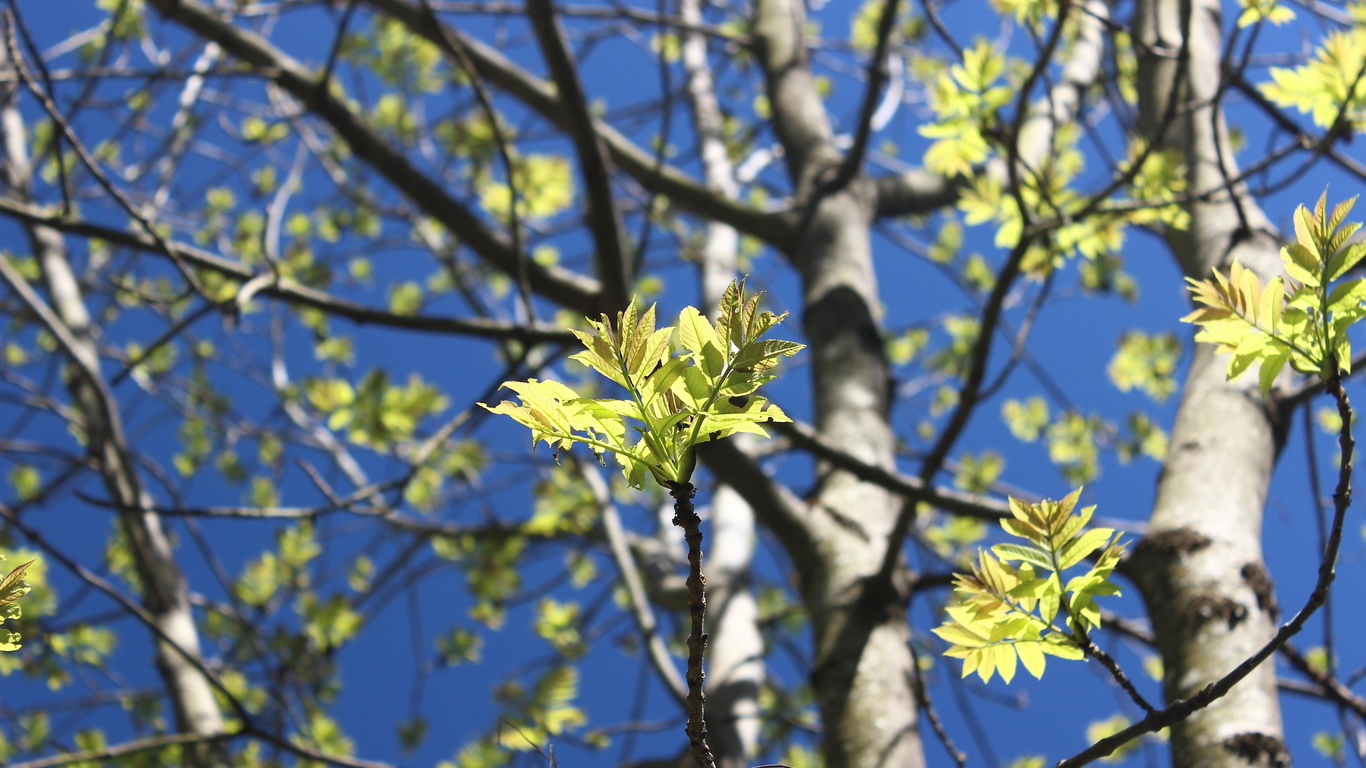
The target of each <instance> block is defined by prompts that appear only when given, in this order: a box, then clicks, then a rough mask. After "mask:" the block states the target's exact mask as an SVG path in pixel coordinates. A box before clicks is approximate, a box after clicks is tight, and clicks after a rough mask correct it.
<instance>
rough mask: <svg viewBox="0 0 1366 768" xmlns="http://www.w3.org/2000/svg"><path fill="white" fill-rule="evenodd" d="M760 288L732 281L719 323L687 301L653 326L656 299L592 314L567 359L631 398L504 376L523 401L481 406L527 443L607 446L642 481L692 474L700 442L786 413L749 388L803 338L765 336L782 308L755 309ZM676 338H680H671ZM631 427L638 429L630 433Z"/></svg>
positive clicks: (674, 481) (602, 449)
mask: <svg viewBox="0 0 1366 768" xmlns="http://www.w3.org/2000/svg"><path fill="white" fill-rule="evenodd" d="M759 298H760V295H754V296H749V297H746V296H745V286H744V281H737V282H733V283H731V285H730V287H728V288H727V289H726V291H725V294H724V295H723V296H722V298H721V303H720V308H719V312H718V317H717V319H716V322H715V323H711V322H709V321H708V320H707V319H706V318H705V317H703V316H702V313H700V312H698V311H697V309H696V308H694V307H684V308H683V311H682V312H680V313H679V315H678V325H677V326H666V327H663V328H656V327H655V322H656V319H655V307H654V305H651V306H650V307H648V308H647V309H645V310H643V311H642V310H641V309H640V307H639V304H638V303H637V301H636V300H635V299H632V301H631V303H630V305H629V306H627V307H626V309H625V310H624V311H622V312H620V313H618V314H617V317H616V320H615V322H614V321H613V320H612V319H611V318H609V317H608V316H607V315H603V316H602V319H601V320H589V321H588V323H589V325H590V326H592V328H593V331H594V333H588V332H584V331H574V333H575V335H576V336H578V338H579V340H580V341H581V342H583V345H584V347H585V350H584V351H583V352H580V353H578V354H576V355H572V356H571V359H573V360H577V361H578V362H580V363H582V364H584V365H585V366H587V367H589V368H591V369H593V370H595V371H597V372H598V373H600V374H602V375H603V376H605V377H607V378H608V379H610V380H612V381H613V382H616V383H617V384H618V385H619V386H620V387H621V388H622V389H624V390H625V391H626V393H627V395H628V396H629V399H615V398H586V397H580V396H579V394H578V393H577V392H575V391H574V390H573V389H571V388H570V387H568V386H566V385H564V384H562V383H560V382H557V381H538V380H536V379H531V380H530V381H508V382H504V383H503V386H504V387H507V388H508V389H510V390H512V391H513V392H516V393H517V395H518V396H519V397H520V399H521V404H520V405H519V404H516V403H512V402H510V401H504V402H502V403H500V404H498V405H496V406H488V405H484V404H483V403H480V405H483V407H484V408H486V409H488V410H489V411H492V412H493V413H502V414H506V415H508V416H510V417H512V418H513V419H515V420H516V421H517V422H518V423H519V424H522V425H524V426H526V427H529V428H530V429H531V432H532V443H533V445H534V444H537V443H539V442H541V441H542V440H544V441H545V442H546V443H548V444H549V445H550V446H551V448H552V449H554V450H557V451H558V450H559V449H560V448H569V447H571V446H572V445H573V444H574V443H583V444H585V445H587V446H588V447H589V448H590V449H592V451H593V453H594V454H596V455H597V456H598V458H599V460H600V461H601V460H602V455H603V454H604V453H609V452H610V453H612V454H614V455H615V456H616V457H617V460H618V461H619V462H620V463H621V466H622V472H623V474H625V476H626V480H627V482H629V483H630V484H631V486H632V487H634V488H640V487H641V486H642V484H643V482H644V479H645V477H646V475H647V474H649V475H652V476H653V477H654V479H655V480H656V482H658V483H659V484H660V485H662V486H664V487H666V488H673V487H675V486H677V485H680V484H683V483H686V482H688V480H689V478H690V477H691V476H692V472H693V469H694V467H695V466H696V456H695V453H694V449H695V448H696V446H697V445H698V444H699V443H703V442H707V441H709V440H719V439H721V438H723V437H726V436H728V435H732V434H735V433H737V432H752V433H755V434H759V435H763V436H765V437H767V436H768V433H767V432H766V431H765V430H764V428H763V427H762V426H761V425H762V424H763V423H765V422H774V421H791V419H789V418H788V417H787V415H786V414H784V413H783V412H782V410H781V409H779V408H778V407H777V406H776V405H772V404H770V403H768V402H767V400H765V399H764V398H763V397H760V396H758V395H756V394H755V390H757V389H758V388H759V387H760V386H761V385H762V384H764V383H766V382H768V381H771V380H772V379H773V378H774V374H773V373H771V371H772V370H773V369H774V368H775V367H776V366H777V364H778V361H779V360H780V359H781V358H784V357H792V356H793V355H795V354H797V352H798V351H800V350H801V349H802V348H803V347H804V346H805V345H803V344H798V343H797V342H794V341H780V340H776V339H767V340H764V339H761V337H762V336H763V335H764V334H766V333H768V331H769V330H770V329H772V328H773V326H775V325H777V324H778V323H780V322H782V320H783V318H785V317H786V316H787V313H783V314H781V315H775V314H774V313H772V312H768V311H760V309H759ZM675 337H677V343H675V341H674V339H675ZM632 433H634V435H633V434H632Z"/></svg>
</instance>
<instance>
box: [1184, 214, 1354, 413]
mask: <svg viewBox="0 0 1366 768" xmlns="http://www.w3.org/2000/svg"><path fill="white" fill-rule="evenodd" d="M1355 202H1356V198H1355V197H1353V198H1351V199H1348V200H1345V201H1343V202H1341V203H1339V204H1338V205H1336V206H1335V207H1334V208H1333V210H1332V211H1331V212H1329V211H1328V194H1327V193H1326V192H1325V193H1324V194H1323V195H1321V196H1320V197H1319V201H1318V204H1317V205H1315V207H1314V210H1313V211H1310V210H1309V209H1308V208H1306V207H1305V206H1303V205H1301V206H1300V207H1299V208H1297V209H1296V210H1295V242H1293V243H1291V244H1289V245H1287V246H1285V247H1284V248H1282V249H1281V261H1283V262H1284V264H1285V271H1286V274H1287V275H1288V276H1289V278H1288V279H1287V278H1284V277H1279V276H1278V277H1273V278H1272V279H1271V280H1270V281H1268V282H1267V284H1266V285H1265V286H1263V285H1262V284H1261V281H1260V280H1259V279H1258V277H1257V275H1256V274H1255V273H1253V272H1252V271H1251V270H1248V269H1247V268H1245V267H1243V266H1242V265H1241V264H1239V263H1238V262H1234V263H1233V265H1232V266H1231V267H1230V268H1229V272H1228V274H1227V275H1225V274H1223V273H1222V272H1215V273H1214V277H1213V279H1210V278H1206V279H1204V280H1195V279H1193V278H1186V280H1187V282H1188V283H1189V284H1190V286H1189V287H1190V291H1191V294H1192V295H1193V296H1194V298H1195V301H1196V303H1197V304H1199V305H1201V306H1199V307H1198V308H1197V309H1196V310H1195V311H1194V312H1191V313H1190V314H1189V315H1187V316H1185V317H1184V318H1182V320H1183V321H1185V322H1188V323H1194V324H1196V325H1199V326H1201V331H1200V333H1198V334H1196V337H1195V338H1196V340H1197V341H1204V342H1208V343H1210V344H1214V345H1216V346H1217V347H1219V349H1221V350H1223V351H1225V352H1229V353H1232V355H1233V357H1232V358H1231V359H1230V360H1229V364H1228V377H1229V378H1230V379H1232V378H1236V377H1237V376H1239V375H1241V374H1242V373H1243V372H1244V371H1246V370H1247V369H1248V368H1250V367H1251V366H1252V364H1253V363H1260V364H1261V370H1260V375H1259V379H1260V384H1261V388H1262V393H1263V394H1266V393H1267V392H1268V391H1269V390H1270V389H1271V384H1272V382H1274V381H1275V380H1276V376H1277V375H1279V374H1280V372H1281V370H1282V369H1283V368H1284V367H1285V365H1286V364H1287V363H1289V364H1290V366H1291V367H1292V368H1294V369H1295V370H1297V371H1300V372H1301V373H1307V374H1312V375H1316V376H1318V377H1320V378H1321V379H1323V380H1325V381H1326V380H1327V379H1328V378H1329V377H1330V376H1333V375H1335V374H1337V373H1348V372H1350V370H1351V360H1352V345H1351V341H1350V340H1349V339H1348V337H1347V329H1348V327H1350V326H1351V325H1352V324H1353V323H1355V322H1356V321H1357V320H1359V319H1361V317H1362V316H1363V315H1366V306H1363V300H1366V278H1355V279H1352V280H1345V281H1340V282H1339V280H1340V278H1342V277H1343V276H1344V275H1346V274H1347V273H1348V272H1349V271H1350V270H1352V268H1353V267H1355V266H1356V265H1357V264H1358V263H1359V262H1360V261H1361V259H1362V257H1366V243H1357V242H1351V239H1352V235H1354V234H1356V231H1357V230H1358V229H1360V227H1361V224H1359V223H1355V222H1353V223H1347V224H1344V223H1343V221H1344V219H1346V217H1347V214H1348V213H1349V212H1350V211H1351V209H1352V205H1353V204H1354V203H1355Z"/></svg>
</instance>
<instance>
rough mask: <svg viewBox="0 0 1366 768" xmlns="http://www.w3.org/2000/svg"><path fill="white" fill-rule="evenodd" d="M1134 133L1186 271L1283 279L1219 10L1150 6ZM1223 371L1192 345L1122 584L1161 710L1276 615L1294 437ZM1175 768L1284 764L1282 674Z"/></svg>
mask: <svg viewBox="0 0 1366 768" xmlns="http://www.w3.org/2000/svg"><path fill="white" fill-rule="evenodd" d="M1134 30H1135V38H1136V40H1137V41H1139V53H1140V58H1139V93H1140V122H1141V126H1142V128H1143V130H1144V132H1145V134H1146V135H1148V136H1149V137H1154V138H1156V137H1160V138H1161V141H1162V143H1163V145H1165V146H1167V147H1174V148H1177V149H1179V150H1180V151H1181V153H1182V156H1183V158H1184V160H1185V162H1186V164H1187V179H1188V180H1189V184H1190V189H1191V190H1194V191H1200V192H1209V193H1210V194H1209V195H1208V196H1206V197H1203V198H1201V199H1199V200H1198V201H1196V202H1192V203H1189V204H1187V205H1186V210H1187V211H1188V212H1189V214H1190V226H1189V228H1187V229H1186V230H1183V231H1177V230H1172V231H1170V232H1169V233H1168V237H1167V240H1168V243H1169V244H1170V246H1171V248H1172V251H1173V253H1174V255H1175V256H1176V258H1177V260H1178V261H1179V262H1180V264H1181V267H1182V269H1183V270H1184V272H1185V273H1186V274H1187V275H1189V276H1192V277H1197V278H1205V277H1208V276H1210V273H1211V270H1212V269H1216V268H1217V269H1227V267H1228V265H1229V264H1230V263H1232V262H1233V261H1235V260H1236V261H1239V262H1241V263H1242V264H1243V265H1244V266H1246V267H1248V268H1250V269H1252V270H1254V271H1256V272H1257V273H1258V275H1259V277H1260V278H1261V279H1262V280H1263V281H1265V280H1267V279H1269V278H1270V277H1272V276H1274V275H1276V274H1280V259H1279V257H1278V251H1279V242H1278V238H1277V237H1276V234H1275V232H1274V231H1273V230H1272V228H1271V226H1270V224H1269V223H1268V221H1267V220H1266V217H1265V216H1264V215H1263V213H1262V212H1261V210H1260V209H1259V208H1258V207H1257V206H1256V204H1255V202H1254V201H1253V200H1252V199H1251V198H1250V197H1249V196H1248V195H1247V194H1246V192H1245V191H1244V189H1243V188H1242V187H1241V186H1240V185H1237V184H1230V183H1229V179H1231V178H1234V177H1236V175H1237V168H1236V166H1235V164H1234V163H1233V160H1232V158H1231V149H1230V148H1229V146H1230V145H1229V143H1228V135H1227V130H1226V126H1225V123H1224V119H1223V114H1222V110H1221V108H1220V102H1219V100H1218V96H1219V90H1218V89H1219V88H1220V56H1221V52H1222V35H1221V28H1220V13H1219V3H1218V2H1217V1H1215V0H1193V1H1192V2H1189V3H1185V2H1180V1H1179V0H1141V2H1139V4H1138V7H1137V9H1136V12H1135V23H1134ZM1227 363H1228V361H1227V359H1226V358H1225V357H1224V356H1223V355H1218V354H1216V353H1215V352H1214V351H1213V348H1212V347H1210V346H1208V345H1203V344H1202V345H1198V346H1197V348H1196V350H1195V356H1194V360H1193V361H1192V364H1191V370H1190V373H1189V375H1188V378H1187V379H1186V382H1185V385H1184V390H1183V393H1182V398H1181V403H1180V407H1179V408H1178V411H1177V416H1176V424H1175V426H1174V427H1173V430H1172V436H1171V441H1170V445H1171V449H1170V452H1169V453H1168V456H1167V459H1166V461H1165V463H1164V466H1163V472H1162V475H1161V479H1160V481H1159V483H1158V489H1157V500H1156V503H1155V505H1154V508H1153V513H1152V519H1151V522H1150V525H1149V528H1148V533H1147V536H1146V537H1145V538H1144V540H1143V541H1141V542H1140V543H1139V544H1138V545H1137V546H1136V547H1135V550H1134V555H1133V558H1132V561H1131V563H1130V564H1129V567H1128V572H1129V573H1130V575H1132V577H1133V578H1134V579H1135V580H1136V581H1137V583H1138V585H1139V588H1140V590H1141V591H1142V593H1143V596H1144V599H1145V600H1146V602H1147V604H1148V608H1149V613H1150V615H1151V616H1152V619H1153V628H1154V631H1155V633H1156V636H1157V643H1158V647H1159V649H1160V650H1161V652H1162V659H1163V663H1164V668H1165V675H1166V677H1165V680H1164V687H1165V692H1166V696H1167V699H1168V701H1171V700H1174V699H1177V698H1181V697H1185V696H1188V695H1190V694H1191V693H1194V692H1195V691H1197V690H1199V689H1200V688H1202V687H1204V686H1205V685H1206V684H1208V683H1210V682H1212V681H1214V680H1215V679H1217V678H1219V677H1222V676H1223V675H1224V674H1226V673H1227V672H1229V671H1230V670H1231V669H1232V668H1233V667H1234V666H1236V665H1237V664H1238V663H1239V662H1241V661H1243V660H1244V659H1245V658H1247V657H1248V656H1250V655H1251V654H1252V653H1253V652H1254V651H1255V650H1257V649H1258V648H1260V647H1261V646H1262V645H1263V644H1264V643H1265V642H1266V641H1267V640H1268V639H1270V637H1271V636H1272V634H1273V633H1274V631H1275V626H1276V622H1277V616H1276V613H1275V601H1274V597H1273V595H1272V588H1271V586H1270V579H1269V578H1268V576H1267V571H1266V566H1265V564H1264V562H1263V560H1262V541H1261V530H1262V510H1263V506H1264V504H1265V502H1266V494H1267V487H1268V485H1269V483H1270V479H1271V471H1272V467H1273V465H1274V463H1275V460H1276V456H1277V453H1278V451H1279V448H1280V446H1281V443H1282V441H1283V438H1284V430H1285V425H1284V424H1282V423H1281V422H1280V421H1279V420H1278V417H1277V412H1276V409H1275V407H1274V405H1273V404H1272V403H1271V402H1269V401H1267V400H1264V399H1263V398H1262V397H1261V396H1260V394H1259V392H1258V388H1257V383H1256V377H1255V376H1251V375H1248V376H1244V377H1242V378H1241V379H1239V380H1238V381H1233V382H1229V381H1226V380H1225V370H1226V366H1227ZM1172 755H1173V764H1174V765H1175V766H1176V768H1196V766H1199V768H1219V767H1220V766H1228V768H1246V766H1248V765H1249V764H1251V765H1277V764H1280V762H1279V761H1281V760H1283V759H1285V758H1286V757H1287V755H1286V749H1285V744H1284V741H1283V731H1282V725H1281V717H1280V706H1279V702H1278V700H1277V695H1276V674H1275V669H1274V666H1273V665H1271V664H1265V665H1263V666H1262V667H1261V668H1259V669H1258V670H1256V671H1255V672H1253V673H1252V674H1251V675H1250V676H1249V677H1248V678H1247V679H1245V680H1244V681H1242V682H1241V683H1239V684H1238V685H1237V686H1235V687H1234V688H1233V689H1232V690H1231V691H1230V692H1229V694H1228V695H1227V696H1225V697H1223V698H1221V699H1219V700H1218V701H1216V702H1215V703H1214V704H1212V705H1211V706H1210V707H1208V708H1206V709H1204V710H1201V711H1200V712H1197V713H1196V714H1195V715H1193V716H1192V717H1191V718H1189V719H1188V720H1186V721H1184V722H1182V723H1180V724H1178V725H1177V726H1175V727H1174V728H1173V729H1172Z"/></svg>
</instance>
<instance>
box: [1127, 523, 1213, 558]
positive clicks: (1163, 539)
mask: <svg viewBox="0 0 1366 768" xmlns="http://www.w3.org/2000/svg"><path fill="white" fill-rule="evenodd" d="M1212 543H1213V541H1212V540H1211V539H1210V537H1208V536H1206V535H1204V534H1203V533H1200V532H1199V531H1194V530H1191V529H1190V528H1173V529H1171V530H1169V531H1162V532H1160V533H1154V534H1152V535H1151V536H1145V537H1144V538H1143V539H1142V540H1141V541H1139V542H1138V544H1137V545H1136V546H1135V547H1134V555H1135V556H1138V555H1140V554H1143V555H1149V554H1152V555H1162V556H1165V557H1171V556H1173V555H1185V554H1189V553H1191V552H1196V551H1198V550H1201V549H1204V548H1205V547H1208V546H1209V545H1210V544H1212Z"/></svg>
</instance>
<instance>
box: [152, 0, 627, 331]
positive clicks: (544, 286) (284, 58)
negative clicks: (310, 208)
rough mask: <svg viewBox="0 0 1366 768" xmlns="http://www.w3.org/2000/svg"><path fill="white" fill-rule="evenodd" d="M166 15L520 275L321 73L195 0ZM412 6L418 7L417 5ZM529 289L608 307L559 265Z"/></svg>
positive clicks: (515, 262)
mask: <svg viewBox="0 0 1366 768" xmlns="http://www.w3.org/2000/svg"><path fill="white" fill-rule="evenodd" d="M151 5H152V6H154V7H155V8H156V9H157V10H158V11H160V12H161V14H162V15H163V16H165V17H166V18H168V19H171V20H173V21H175V22H177V23H179V24H181V25H183V26H185V27H186V28H187V29H190V30H191V31H193V32H195V33H196V34H199V35H202V36H203V37H205V38H207V39H209V40H212V41H214V42H216V43H218V45H219V46H221V47H222V48H223V50H224V51H226V52H227V53H229V54H231V55H233V56H235V57H237V58H238V59H239V60H241V61H243V62H245V63H246V64H249V65H251V66H253V67H255V68H257V69H258V70H261V71H262V72H263V74H265V75H266V76H268V77H270V78H271V79H273V80H274V82H276V83H278V84H279V85H280V86H281V87H282V88H284V89H285V90H286V91H287V92H289V94H290V95H291V96H293V97H294V98H295V99H297V100H298V101H299V103H300V104H301V105H303V107H304V108H305V109H307V110H308V111H309V112H312V113H313V114H315V115H317V116H318V117H320V118H322V119H323V120H324V121H326V122H327V123H328V124H329V125H330V126H331V127H332V129H333V130H334V131H336V132H337V135H339V136H340V137H341V138H342V139H344V140H345V141H346V143H347V145H348V146H349V147H350V148H351V150H352V151H353V152H355V154H356V156H357V157H359V158H361V159H362V160H363V161H365V162H366V163H367V164H368V165H370V166H371V167H372V168H374V169H375V170H376V171H378V172H379V173H380V175H382V176H384V178H386V179H388V181H389V183H391V184H393V185H394V187H395V188H397V189H398V190H399V191H401V192H403V193H404V194H405V195H406V196H407V197H408V198H409V199H411V200H412V201H413V202H414V203H416V204H417V205H418V206H420V207H421V208H422V209H423V210H424V211H426V212H427V213H428V214H429V215H431V216H432V217H433V218H435V219H437V220H438V221H440V222H441V223H442V225H444V226H445V227H446V228H448V229H450V230H451V231H452V232H454V233H455V234H456V235H457V236H458V237H459V238H460V239H461V241H462V243H464V244H466V245H468V246H469V247H470V248H471V249H473V250H474V252H475V253H478V254H479V255H480V256H481V257H483V258H484V260H485V261H487V262H488V263H489V264H491V265H492V266H494V267H495V268H497V269H498V270H500V271H502V272H503V273H505V274H507V275H508V276H509V277H511V278H513V279H514V280H516V279H517V278H518V276H519V274H520V270H522V269H523V265H522V263H521V261H520V260H519V259H518V257H517V253H516V252H515V251H514V249H513V248H512V246H511V244H510V243H509V242H508V240H507V238H506V237H505V236H504V235H503V234H502V233H501V232H496V231H494V230H492V229H490V228H489V227H488V226H487V225H486V224H485V223H484V222H483V221H482V220H480V219H479V217H478V216H476V215H475V214H474V213H472V212H471V211H470V210H469V209H467V208H466V207H465V206H464V205H463V204H461V203H460V202H459V201H458V200H456V199H455V198H454V197H451V195H450V194H449V193H447V192H446V190H445V188H444V187H443V185H441V184H440V183H438V182H437V181H434V180H433V179H431V178H429V177H428V176H427V175H426V174H425V173H423V172H422V171H421V170H419V169H418V168H417V167H416V166H414V165H413V164H412V163H411V162H410V161H409V159H408V158H407V157H406V156H404V155H403V154H402V153H400V152H399V151H398V150H397V149H395V148H394V147H393V146H392V145H391V144H390V142H388V141H386V140H385V139H384V137H382V136H380V135H379V133H377V132H376V131H375V129H374V128H373V127H371V126H370V124H369V123H367V122H366V121H365V120H364V119H363V118H362V117H361V116H360V115H358V114H357V113H356V112H355V111H353V110H352V109H351V107H350V106H348V105H347V104H346V102H344V101H342V100H341V99H339V98H338V97H336V96H334V95H333V94H332V93H331V92H330V91H328V90H326V89H324V88H321V87H319V80H318V75H317V74H315V73H314V72H313V71H311V70H309V69H308V68H307V67H305V66H304V65H303V64H301V63H299V62H298V61H297V60H295V59H294V58H292V57H290V56H289V55H287V54H285V53H283V52H281V51H280V50H278V49H277V48H275V47H274V46H273V45H271V44H270V43H269V42H268V41H266V40H265V39H264V38H262V37H260V36H259V35H257V34H256V33H254V32H251V31H249V30H245V29H240V28H238V27H236V26H234V25H232V24H231V23H229V22H228V21H226V20H224V19H223V18H222V17H220V16H219V15H218V14H217V13H216V12H215V11H213V10H212V9H211V8H209V7H208V6H205V5H203V4H202V3H200V2H198V0H151ZM415 13H419V14H420V13H421V11H420V9H418V10H416V11H415ZM525 270H526V273H527V278H528V280H529V282H530V284H531V287H532V290H534V291H536V292H537V293H539V294H541V295H542V296H545V297H546V298H548V299H550V300H552V301H555V302H557V303H559V304H561V305H563V306H565V307H569V308H572V309H574V310H576V311H578V312H580V313H582V314H586V315H591V314H594V313H596V312H598V311H601V310H602V309H604V307H603V306H602V305H601V304H600V301H601V296H600V294H601V288H600V286H599V285H598V283H597V281H595V280H592V279H591V278H588V277H585V276H583V275H580V274H577V273H574V272H571V271H569V270H566V269H563V268H561V267H555V266H550V267H546V266H542V265H540V264H536V263H531V264H526V265H525Z"/></svg>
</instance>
